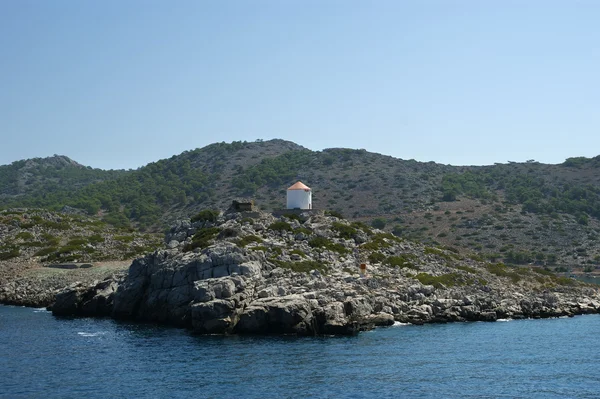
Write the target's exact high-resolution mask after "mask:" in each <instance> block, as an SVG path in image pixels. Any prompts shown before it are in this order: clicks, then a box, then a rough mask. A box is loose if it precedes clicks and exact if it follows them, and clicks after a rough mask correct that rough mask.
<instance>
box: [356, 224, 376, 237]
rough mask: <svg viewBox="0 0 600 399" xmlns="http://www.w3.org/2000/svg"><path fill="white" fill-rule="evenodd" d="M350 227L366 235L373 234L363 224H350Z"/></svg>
mask: <svg viewBox="0 0 600 399" xmlns="http://www.w3.org/2000/svg"><path fill="white" fill-rule="evenodd" d="M350 226H351V227H354V228H355V229H357V230H362V231H364V232H365V233H366V234H368V235H372V234H373V230H371V228H370V227H369V226H367V225H366V224H364V223H363V222H352V223H350Z"/></svg>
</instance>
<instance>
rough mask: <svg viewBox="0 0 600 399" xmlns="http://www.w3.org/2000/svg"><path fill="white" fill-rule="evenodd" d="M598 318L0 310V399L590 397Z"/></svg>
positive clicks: (597, 385) (594, 385)
mask: <svg viewBox="0 0 600 399" xmlns="http://www.w3.org/2000/svg"><path fill="white" fill-rule="evenodd" d="M599 397H600V315H587V316H577V317H573V318H559V319H543V320H513V321H498V322H495V323H482V322H481V323H453V324H437V325H424V326H413V325H401V324H397V325H395V326H391V327H386V328H379V329H376V330H373V331H369V332H364V333H360V334H359V335H357V336H353V337H291V336H267V337H253V336H197V335H194V334H192V333H191V332H189V331H186V330H181V329H176V328H169V327H164V326H156V325H148V324H135V323H129V322H116V321H113V320H109V319H91V318H57V317H54V316H53V315H52V314H51V313H50V312H47V311H46V310H44V309H33V308H23V307H11V306H0V398H10V399H17V398H44V399H48V398H561V399H564V398H599Z"/></svg>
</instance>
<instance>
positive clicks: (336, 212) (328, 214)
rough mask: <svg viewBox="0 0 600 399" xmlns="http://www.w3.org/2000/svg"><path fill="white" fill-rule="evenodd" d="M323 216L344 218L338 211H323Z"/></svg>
mask: <svg viewBox="0 0 600 399" xmlns="http://www.w3.org/2000/svg"><path fill="white" fill-rule="evenodd" d="M325 216H333V217H336V218H338V219H345V218H344V215H342V214H341V213H340V212H338V211H325Z"/></svg>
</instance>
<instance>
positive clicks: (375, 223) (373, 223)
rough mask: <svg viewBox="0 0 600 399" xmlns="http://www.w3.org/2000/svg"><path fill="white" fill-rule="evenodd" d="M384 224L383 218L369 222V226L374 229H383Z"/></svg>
mask: <svg viewBox="0 0 600 399" xmlns="http://www.w3.org/2000/svg"><path fill="white" fill-rule="evenodd" d="M385 224H386V222H385V219H383V218H375V219H373V220H372V221H371V226H373V227H375V228H376V229H384V228H385Z"/></svg>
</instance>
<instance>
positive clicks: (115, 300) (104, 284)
mask: <svg viewBox="0 0 600 399" xmlns="http://www.w3.org/2000/svg"><path fill="white" fill-rule="evenodd" d="M166 246H167V249H164V250H157V251H154V252H153V253H150V254H148V255H146V256H144V257H140V258H137V259H135V260H134V261H133V263H132V264H131V266H130V267H129V270H128V272H127V273H125V274H123V275H120V276H112V277H109V278H107V279H104V280H103V281H96V282H94V283H92V284H85V283H75V284H72V285H71V286H69V287H67V288H66V289H64V290H62V291H61V292H60V293H59V294H58V295H57V296H56V301H55V303H54V304H53V305H52V306H51V309H52V311H53V313H54V314H55V315H77V316H108V317H113V318H116V319H128V320H136V321H144V322H158V323H165V324H170V325H175V326H179V327H184V328H189V329H192V330H193V331H194V332H197V333H200V334H236V333H237V334H297V335H318V334H324V335H330V334H334V335H338V334H340V335H341V334H354V333H356V332H358V331H361V330H366V329H370V328H373V327H375V326H382V325H391V324H393V323H395V322H402V323H413V324H423V323H445V322H459V321H495V320H497V319H505V318H514V319H517V318H541V317H558V316H572V315H576V314H584V313H597V312H599V311H600V291H599V289H598V287H594V286H590V285H586V284H583V283H579V282H577V281H575V280H572V279H567V278H564V277H557V276H556V275H554V274H553V273H551V272H548V271H546V270H544V269H542V268H539V267H538V268H536V267H534V268H530V267H508V266H505V265H503V264H494V263H489V262H484V261H483V260H482V259H480V258H478V257H477V256H471V257H469V256H463V255H459V254H457V253H455V252H452V251H449V250H447V249H444V248H436V247H428V246H424V245H422V244H418V243H415V242H411V241H408V240H404V239H401V238H398V237H396V236H394V235H392V234H389V233H385V232H383V231H380V230H376V229H372V228H370V227H368V226H366V225H364V224H361V223H357V222H349V221H346V220H344V219H340V218H337V217H335V216H333V215H327V214H326V213H323V212H316V211H312V212H305V213H299V212H294V213H289V214H284V215H282V216H280V217H275V216H273V215H272V214H268V213H261V212H241V213H240V212H226V213H224V214H219V213H218V212H212V211H204V212H201V213H200V214H198V215H197V216H195V217H193V218H192V219H191V220H182V221H178V222H177V223H176V224H175V225H174V226H173V227H172V228H171V229H170V230H169V232H168V233H167V234H166ZM361 264H365V265H366V267H367V268H366V272H365V273H364V274H361V271H362V269H361V268H360V265H361Z"/></svg>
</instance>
